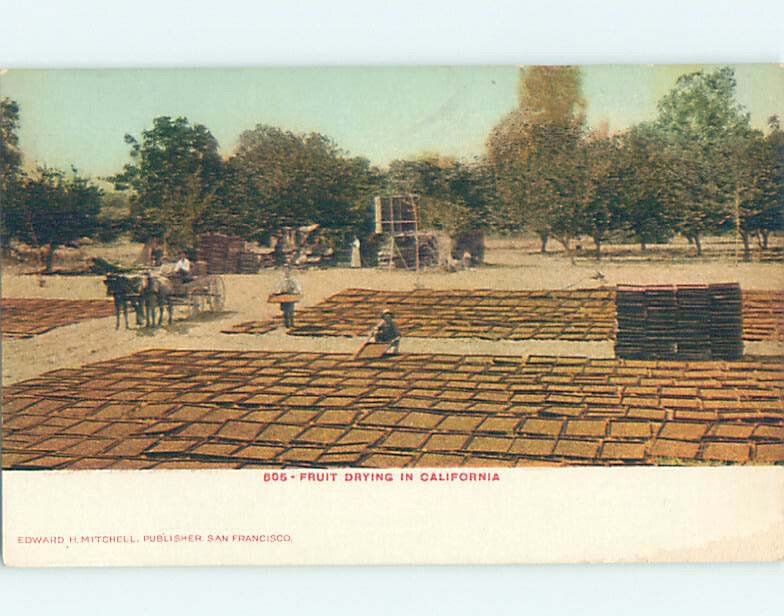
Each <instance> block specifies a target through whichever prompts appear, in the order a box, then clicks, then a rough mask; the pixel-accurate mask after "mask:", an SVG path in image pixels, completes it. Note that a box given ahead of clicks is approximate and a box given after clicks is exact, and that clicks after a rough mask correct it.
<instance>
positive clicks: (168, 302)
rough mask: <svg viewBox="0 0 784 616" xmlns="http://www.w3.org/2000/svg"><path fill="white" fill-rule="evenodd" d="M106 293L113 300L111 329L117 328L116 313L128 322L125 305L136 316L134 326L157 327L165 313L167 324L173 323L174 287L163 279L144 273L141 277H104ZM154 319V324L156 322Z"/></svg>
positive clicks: (127, 325)
mask: <svg viewBox="0 0 784 616" xmlns="http://www.w3.org/2000/svg"><path fill="white" fill-rule="evenodd" d="M103 283H104V285H106V294H107V295H110V296H111V297H112V298H113V299H114V312H115V317H116V323H115V329H119V328H120V313H122V314H123V315H124V317H125V328H126V329H130V325H129V323H128V306H131V308H132V309H133V311H134V312H135V313H136V324H137V325H139V326H141V325H145V327H152V328H155V327H160V326H161V325H162V324H163V311H164V308H167V309H168V311H169V325H171V324H172V320H173V316H172V315H173V303H174V302H173V297H174V284H173V283H172V281H171V280H169V279H168V278H167V277H165V276H162V275H156V274H153V273H152V272H150V271H148V272H145V273H144V274H119V273H112V274H107V276H106V278H105V279H104V281H103ZM156 316H157V322H156Z"/></svg>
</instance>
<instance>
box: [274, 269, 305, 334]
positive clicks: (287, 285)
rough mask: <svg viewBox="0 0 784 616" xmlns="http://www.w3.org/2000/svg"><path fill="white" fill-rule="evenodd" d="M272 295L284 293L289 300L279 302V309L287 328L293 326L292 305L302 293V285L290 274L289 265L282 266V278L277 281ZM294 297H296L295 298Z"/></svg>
mask: <svg viewBox="0 0 784 616" xmlns="http://www.w3.org/2000/svg"><path fill="white" fill-rule="evenodd" d="M273 295H286V296H289V297H291V299H290V300H287V301H284V302H280V311H281V312H282V313H283V323H284V325H285V326H286V327H287V328H291V327H294V306H295V305H296V303H297V302H298V301H299V297H300V296H301V295H302V285H301V284H300V283H299V281H298V280H297V279H296V278H294V276H292V275H291V266H289V265H286V266H285V267H284V268H283V280H281V281H280V283H278V286H277V287H276V288H275V293H273ZM295 298H296V299H295Z"/></svg>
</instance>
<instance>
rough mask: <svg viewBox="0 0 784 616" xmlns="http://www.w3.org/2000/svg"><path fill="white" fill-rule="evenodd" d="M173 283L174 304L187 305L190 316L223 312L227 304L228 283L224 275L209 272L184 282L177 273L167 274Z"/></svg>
mask: <svg viewBox="0 0 784 616" xmlns="http://www.w3.org/2000/svg"><path fill="white" fill-rule="evenodd" d="M167 277H168V278H169V280H170V281H171V283H172V287H173V293H172V305H174V306H185V307H186V308H187V310H188V317H192V316H194V315H197V314H199V313H202V312H221V311H222V310H223V308H224V306H225V305H226V284H225V283H224V281H223V277H222V276H218V275H216V274H208V275H202V276H196V277H194V278H193V279H192V280H189V281H188V282H182V281H181V280H180V279H179V277H178V276H177V275H174V274H169V275H168V276H167Z"/></svg>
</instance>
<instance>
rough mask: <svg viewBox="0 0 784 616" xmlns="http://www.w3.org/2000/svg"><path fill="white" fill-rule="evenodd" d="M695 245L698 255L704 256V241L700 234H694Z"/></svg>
mask: <svg viewBox="0 0 784 616" xmlns="http://www.w3.org/2000/svg"><path fill="white" fill-rule="evenodd" d="M694 246H695V247H696V248H697V256H698V257H701V256H702V241H701V240H700V234H699V233H695V234H694Z"/></svg>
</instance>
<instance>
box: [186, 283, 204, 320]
mask: <svg viewBox="0 0 784 616" xmlns="http://www.w3.org/2000/svg"><path fill="white" fill-rule="evenodd" d="M203 301H204V295H203V292H202V290H201V289H199V288H193V289H190V290H189V291H188V295H187V297H186V304H187V306H188V318H191V317H195V316H196V315H198V314H199V313H200V312H202V310H203V309H204V307H203V306H202V302H203Z"/></svg>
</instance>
